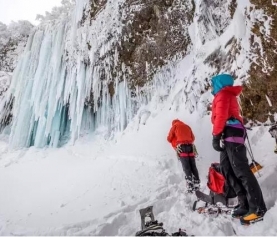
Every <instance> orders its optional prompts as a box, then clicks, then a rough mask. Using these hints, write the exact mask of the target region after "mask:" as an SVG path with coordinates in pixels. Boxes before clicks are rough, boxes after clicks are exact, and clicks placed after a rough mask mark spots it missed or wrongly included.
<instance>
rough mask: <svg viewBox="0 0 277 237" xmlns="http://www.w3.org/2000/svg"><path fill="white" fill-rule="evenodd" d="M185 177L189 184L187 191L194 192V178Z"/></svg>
mask: <svg viewBox="0 0 277 237" xmlns="http://www.w3.org/2000/svg"><path fill="white" fill-rule="evenodd" d="M185 179H186V185H187V191H186V193H193V190H194V187H193V182H192V178H191V177H187V176H186V177H185Z"/></svg>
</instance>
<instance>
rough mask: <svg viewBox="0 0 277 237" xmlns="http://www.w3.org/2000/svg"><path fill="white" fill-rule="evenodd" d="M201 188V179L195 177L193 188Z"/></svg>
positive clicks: (195, 189)
mask: <svg viewBox="0 0 277 237" xmlns="http://www.w3.org/2000/svg"><path fill="white" fill-rule="evenodd" d="M199 189H200V180H198V179H193V190H194V191H197V190H199Z"/></svg>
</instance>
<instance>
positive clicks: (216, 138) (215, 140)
mask: <svg viewBox="0 0 277 237" xmlns="http://www.w3.org/2000/svg"><path fill="white" fill-rule="evenodd" d="M220 140H221V134H218V135H216V136H213V148H214V149H215V150H216V151H224V148H222V147H221V146H220Z"/></svg>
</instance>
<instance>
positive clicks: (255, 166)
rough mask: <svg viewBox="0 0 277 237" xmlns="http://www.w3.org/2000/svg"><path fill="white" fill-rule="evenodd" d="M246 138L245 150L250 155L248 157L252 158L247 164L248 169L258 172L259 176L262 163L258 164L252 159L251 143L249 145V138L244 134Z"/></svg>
mask: <svg viewBox="0 0 277 237" xmlns="http://www.w3.org/2000/svg"><path fill="white" fill-rule="evenodd" d="M246 138H247V141H248V146H249V148H248V147H247V146H246V148H247V151H248V153H249V155H250V158H251V160H252V163H251V164H250V165H249V166H250V169H251V171H252V172H253V174H255V173H256V172H258V175H259V176H260V177H261V174H260V172H259V170H260V169H262V168H263V167H262V165H261V164H259V163H258V162H257V161H255V159H254V155H253V152H252V148H251V145H250V142H249V138H248V135H247V134H246Z"/></svg>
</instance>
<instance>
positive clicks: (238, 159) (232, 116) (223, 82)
mask: <svg viewBox="0 0 277 237" xmlns="http://www.w3.org/2000/svg"><path fill="white" fill-rule="evenodd" d="M233 84H234V79H233V77H232V76H231V75H229V74H221V75H217V76H215V77H213V78H212V94H213V95H214V99H213V103H212V117H211V120H212V124H213V132H212V134H213V142H212V145H213V148H214V149H215V150H216V151H219V152H220V165H221V169H222V172H223V175H224V176H225V178H226V179H227V181H228V182H229V183H230V184H231V185H232V187H233V188H234V190H235V192H236V194H237V196H238V200H239V206H238V207H237V208H235V209H234V211H233V214H232V215H233V217H237V218H238V217H240V220H241V223H242V224H248V223H249V222H250V221H253V220H256V219H259V218H261V217H262V216H263V215H264V214H265V212H266V211H267V209H266V205H265V203H264V199H263V194H262V191H261V188H260V186H259V184H258V182H257V179H256V177H255V176H254V174H253V173H252V172H251V170H250V167H249V165H248V159H247V156H246V147H245V145H244V141H245V138H246V136H247V134H246V129H245V127H244V126H243V120H242V117H241V116H240V110H239V104H238V101H237V98H236V97H237V96H238V95H239V94H240V93H241V92H242V86H233ZM221 141H223V143H224V145H223V146H221V144H220V142H221Z"/></svg>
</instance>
